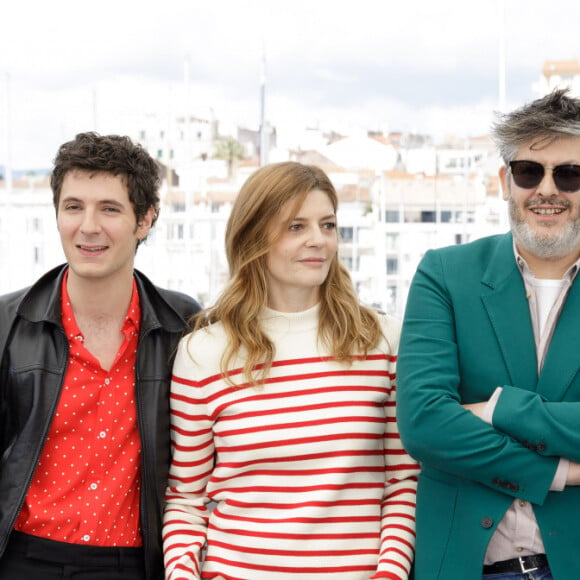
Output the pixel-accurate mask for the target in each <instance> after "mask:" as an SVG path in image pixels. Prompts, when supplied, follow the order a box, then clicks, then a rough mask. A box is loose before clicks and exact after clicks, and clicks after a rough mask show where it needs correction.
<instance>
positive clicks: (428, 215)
mask: <svg viewBox="0 0 580 580" xmlns="http://www.w3.org/2000/svg"><path fill="white" fill-rule="evenodd" d="M435 217H436V216H435V212H434V211H432V210H425V211H422V212H421V222H422V223H424V224H425V223H435Z"/></svg>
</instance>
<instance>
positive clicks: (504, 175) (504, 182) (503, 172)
mask: <svg viewBox="0 0 580 580" xmlns="http://www.w3.org/2000/svg"><path fill="white" fill-rule="evenodd" d="M498 176H499V183H500V186H501V191H502V197H503V199H504V200H505V201H507V200H508V198H509V196H510V183H509V175H508V168H507V165H502V166H501V167H500V168H499V171H498Z"/></svg>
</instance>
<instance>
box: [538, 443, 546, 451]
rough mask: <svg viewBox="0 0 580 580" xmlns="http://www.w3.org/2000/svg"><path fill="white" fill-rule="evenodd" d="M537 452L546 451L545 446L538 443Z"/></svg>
mask: <svg viewBox="0 0 580 580" xmlns="http://www.w3.org/2000/svg"><path fill="white" fill-rule="evenodd" d="M538 451H546V444H545V443H538Z"/></svg>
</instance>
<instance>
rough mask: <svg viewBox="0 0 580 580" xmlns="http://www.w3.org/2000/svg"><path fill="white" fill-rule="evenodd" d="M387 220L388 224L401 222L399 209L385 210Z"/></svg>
mask: <svg viewBox="0 0 580 580" xmlns="http://www.w3.org/2000/svg"><path fill="white" fill-rule="evenodd" d="M385 221H386V222H387V223H388V224H396V223H399V210H396V209H388V210H387V211H385Z"/></svg>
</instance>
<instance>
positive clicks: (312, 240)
mask: <svg viewBox="0 0 580 580" xmlns="http://www.w3.org/2000/svg"><path fill="white" fill-rule="evenodd" d="M325 239H326V238H325V237H324V232H323V231H322V228H320V227H319V226H316V227H313V228H312V229H311V230H310V235H309V236H308V245H309V246H321V245H322V244H324V242H325Z"/></svg>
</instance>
